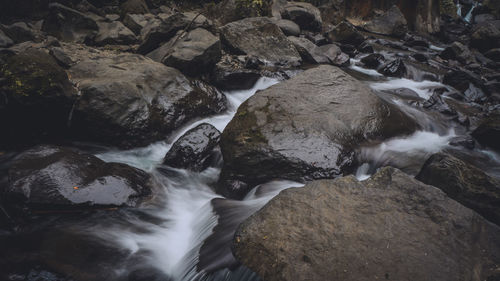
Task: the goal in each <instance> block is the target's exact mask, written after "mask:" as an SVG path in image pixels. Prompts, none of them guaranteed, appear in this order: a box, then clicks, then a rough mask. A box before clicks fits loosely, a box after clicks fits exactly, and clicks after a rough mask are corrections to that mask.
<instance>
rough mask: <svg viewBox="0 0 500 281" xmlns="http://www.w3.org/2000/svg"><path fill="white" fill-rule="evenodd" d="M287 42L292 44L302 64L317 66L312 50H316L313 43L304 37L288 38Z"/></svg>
mask: <svg viewBox="0 0 500 281" xmlns="http://www.w3.org/2000/svg"><path fill="white" fill-rule="evenodd" d="M288 40H290V41H291V42H292V44H293V45H294V46H295V49H296V50H297V51H298V52H299V54H300V57H301V58H302V60H303V61H304V62H308V63H312V64H317V63H318V62H317V61H316V59H315V58H314V50H316V48H318V46H316V45H315V44H314V43H313V42H311V41H309V39H307V38H304V37H295V36H288Z"/></svg>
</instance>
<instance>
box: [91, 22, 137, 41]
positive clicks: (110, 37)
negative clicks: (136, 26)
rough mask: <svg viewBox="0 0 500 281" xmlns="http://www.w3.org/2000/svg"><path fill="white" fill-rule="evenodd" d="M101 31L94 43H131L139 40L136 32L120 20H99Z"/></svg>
mask: <svg viewBox="0 0 500 281" xmlns="http://www.w3.org/2000/svg"><path fill="white" fill-rule="evenodd" d="M98 25H99V33H97V35H96V37H95V39H94V43H95V44H96V45H98V46H103V45H130V44H134V43H135V42H137V37H136V36H135V34H134V33H133V32H132V31H131V30H130V29H128V28H127V27H126V26H125V25H123V23H121V22H119V21H113V22H99V23H98Z"/></svg>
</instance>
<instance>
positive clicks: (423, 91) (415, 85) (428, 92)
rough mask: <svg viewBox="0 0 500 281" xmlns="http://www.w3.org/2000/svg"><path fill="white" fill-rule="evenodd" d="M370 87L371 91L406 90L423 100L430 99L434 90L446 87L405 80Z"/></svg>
mask: <svg viewBox="0 0 500 281" xmlns="http://www.w3.org/2000/svg"><path fill="white" fill-rule="evenodd" d="M370 86H371V87H372V89H374V90H377V91H384V90H396V89H401V88H407V89H410V90H413V91H415V93H417V94H418V96H419V97H421V98H423V99H428V98H430V97H431V96H432V90H433V89H435V88H441V87H445V88H447V86H445V85H444V84H442V83H439V82H433V81H427V80H424V81H420V82H417V81H413V80H410V79H406V78H398V79H390V80H388V81H384V82H379V83H373V84H371V85H370Z"/></svg>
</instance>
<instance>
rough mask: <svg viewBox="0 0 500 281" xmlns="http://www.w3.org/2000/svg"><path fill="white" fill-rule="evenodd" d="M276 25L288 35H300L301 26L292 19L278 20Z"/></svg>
mask: <svg viewBox="0 0 500 281" xmlns="http://www.w3.org/2000/svg"><path fill="white" fill-rule="evenodd" d="M276 25H278V27H279V28H280V29H281V31H283V33H284V34H285V35H286V36H299V34H300V26H299V25H298V24H296V23H294V22H293V21H291V20H284V19H281V20H278V21H276Z"/></svg>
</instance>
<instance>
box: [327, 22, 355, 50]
mask: <svg viewBox="0 0 500 281" xmlns="http://www.w3.org/2000/svg"><path fill="white" fill-rule="evenodd" d="M326 37H327V38H328V39H329V40H330V41H331V42H340V43H343V44H351V45H355V46H357V45H360V44H361V43H363V42H364V41H365V37H364V36H363V34H361V33H360V32H359V31H357V30H356V27H355V26H354V25H352V24H350V23H349V22H347V21H342V22H341V23H339V24H338V25H337V26H335V27H334V28H333V29H332V30H330V31H329V32H327V33H326Z"/></svg>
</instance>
